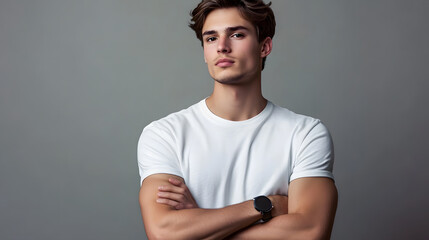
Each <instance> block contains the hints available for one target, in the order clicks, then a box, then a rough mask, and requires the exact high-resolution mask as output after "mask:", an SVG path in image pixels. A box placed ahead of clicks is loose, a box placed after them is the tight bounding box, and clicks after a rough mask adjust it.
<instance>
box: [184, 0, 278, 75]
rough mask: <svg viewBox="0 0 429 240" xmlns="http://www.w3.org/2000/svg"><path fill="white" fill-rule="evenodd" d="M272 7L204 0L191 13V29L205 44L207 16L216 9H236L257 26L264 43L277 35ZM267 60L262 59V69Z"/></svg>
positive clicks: (253, 0) (256, 1)
mask: <svg viewBox="0 0 429 240" xmlns="http://www.w3.org/2000/svg"><path fill="white" fill-rule="evenodd" d="M270 6H271V2H269V3H268V4H265V3H264V2H263V1H262V0H202V1H201V2H200V3H199V4H198V6H197V7H196V8H195V9H194V10H193V11H192V12H191V17H192V19H191V23H189V27H190V28H192V29H193V30H194V31H195V34H196V35H197V38H198V39H199V40H200V41H201V44H203V39H202V30H203V25H204V22H205V20H206V17H207V15H209V13H210V12H211V11H213V10H216V9H220V8H230V7H236V8H237V9H238V11H239V12H240V14H241V16H242V17H243V18H244V19H246V20H247V21H249V22H251V23H252V24H253V25H254V26H255V28H256V32H257V34H258V42H262V41H263V40H265V38H266V37H270V38H273V37H274V33H275V28H276V20H275V18H274V13H273V10H271V8H270ZM265 60H266V57H264V58H263V59H262V69H264V66H265Z"/></svg>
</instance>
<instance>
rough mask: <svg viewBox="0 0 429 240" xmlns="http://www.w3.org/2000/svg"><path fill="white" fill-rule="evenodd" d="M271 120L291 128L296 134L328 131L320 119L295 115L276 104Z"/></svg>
mask: <svg viewBox="0 0 429 240" xmlns="http://www.w3.org/2000/svg"><path fill="white" fill-rule="evenodd" d="M271 119H272V120H273V121H275V122H276V124H279V125H280V126H288V127H290V128H291V129H293V131H294V132H295V133H305V132H309V131H311V130H312V129H314V128H316V129H325V130H327V128H326V126H325V125H324V124H323V123H322V122H321V120H320V119H317V118H314V117H311V116H307V115H303V114H298V113H295V112H293V111H291V110H289V109H287V108H285V107H281V106H278V105H276V104H273V111H272V115H271Z"/></svg>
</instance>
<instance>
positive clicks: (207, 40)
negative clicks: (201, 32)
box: [206, 37, 216, 42]
mask: <svg viewBox="0 0 429 240" xmlns="http://www.w3.org/2000/svg"><path fill="white" fill-rule="evenodd" d="M214 40H216V37H208V38H206V42H213V41H214Z"/></svg>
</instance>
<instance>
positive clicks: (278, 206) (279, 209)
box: [268, 195, 289, 217]
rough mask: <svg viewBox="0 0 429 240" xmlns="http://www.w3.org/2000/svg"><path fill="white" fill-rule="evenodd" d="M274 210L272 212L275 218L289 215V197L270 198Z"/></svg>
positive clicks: (273, 196) (275, 196)
mask: <svg viewBox="0 0 429 240" xmlns="http://www.w3.org/2000/svg"><path fill="white" fill-rule="evenodd" d="M268 198H269V199H270V200H271V203H272V204H273V206H274V208H273V210H272V211H271V215H272V216H273V217H277V216H280V215H283V214H287V213H288V199H289V198H288V197H287V196H283V195H271V196H268Z"/></svg>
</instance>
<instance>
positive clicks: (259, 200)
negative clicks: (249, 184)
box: [253, 195, 273, 222]
mask: <svg viewBox="0 0 429 240" xmlns="http://www.w3.org/2000/svg"><path fill="white" fill-rule="evenodd" d="M253 206H254V207H255V210H256V211H258V212H260V214H261V221H262V222H268V221H269V220H271V218H272V215H271V211H272V209H273V204H272V202H271V199H269V198H268V197H266V196H263V195H262V196H257V197H255V198H254V199H253Z"/></svg>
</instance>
